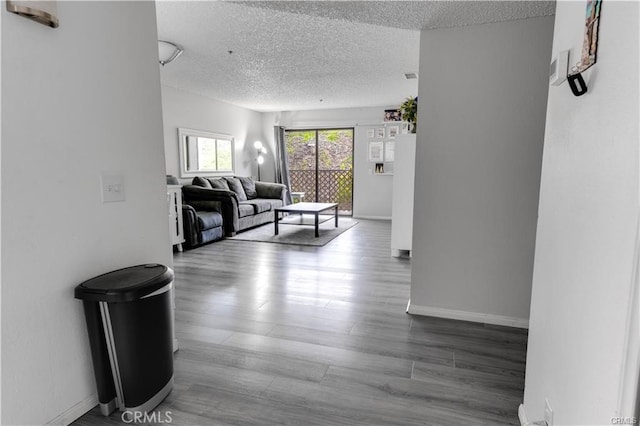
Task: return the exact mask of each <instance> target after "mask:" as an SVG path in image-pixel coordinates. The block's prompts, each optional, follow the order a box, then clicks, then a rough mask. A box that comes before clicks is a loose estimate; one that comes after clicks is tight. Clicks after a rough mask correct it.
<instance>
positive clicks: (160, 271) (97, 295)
mask: <svg viewBox="0 0 640 426" xmlns="http://www.w3.org/2000/svg"><path fill="white" fill-rule="evenodd" d="M171 281H173V271H172V270H171V269H169V268H167V267H166V266H164V265H160V264H157V263H151V264H146V265H137V266H131V267H129V268H124V269H118V270H117V271H113V272H108V273H106V274H103V275H100V276H97V277H95V278H91V279H90V280H87V281H85V282H83V283H82V284H79V285H78V286H77V287H76V289H75V297H76V299H82V300H92V301H96V302H130V301H132V300H137V299H141V298H142V297H144V296H147V295H149V294H151V293H153V292H154V291H156V290H159V289H161V288H162V287H164V286H165V285H167V284H169V283H170V282H171Z"/></svg>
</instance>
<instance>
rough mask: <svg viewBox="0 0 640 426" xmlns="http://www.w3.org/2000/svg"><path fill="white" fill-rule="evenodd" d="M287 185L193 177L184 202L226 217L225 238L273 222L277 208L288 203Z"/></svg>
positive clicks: (184, 188) (200, 209)
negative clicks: (274, 210)
mask: <svg viewBox="0 0 640 426" xmlns="http://www.w3.org/2000/svg"><path fill="white" fill-rule="evenodd" d="M286 191H287V188H286V186H285V185H282V184H279V183H271V182H260V181H256V180H253V179H252V178H248V177H239V176H234V177H218V178H203V177H195V178H193V181H192V184H191V185H185V186H183V187H182V193H183V196H184V203H185V204H188V205H190V206H192V207H193V208H194V209H196V210H199V211H203V210H204V211H218V212H220V213H221V214H222V218H223V228H224V235H225V236H227V237H232V236H234V235H236V233H238V232H240V231H244V230H245V229H249V228H253V227H254V226H258V225H262V224H264V223H268V222H273V217H274V215H273V209H274V208H277V207H281V206H283V205H284V204H285V200H286V198H285V197H286V193H287V192H286Z"/></svg>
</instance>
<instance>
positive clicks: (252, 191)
mask: <svg viewBox="0 0 640 426" xmlns="http://www.w3.org/2000/svg"><path fill="white" fill-rule="evenodd" d="M238 179H239V180H240V183H241V184H242V188H243V189H244V193H245V194H246V195H247V200H253V199H254V198H258V193H257V192H256V181H255V180H253V179H252V178H250V177H240V176H238Z"/></svg>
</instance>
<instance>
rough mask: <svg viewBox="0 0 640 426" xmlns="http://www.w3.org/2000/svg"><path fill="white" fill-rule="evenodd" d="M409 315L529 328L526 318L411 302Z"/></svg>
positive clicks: (408, 308) (408, 309)
mask: <svg viewBox="0 0 640 426" xmlns="http://www.w3.org/2000/svg"><path fill="white" fill-rule="evenodd" d="M407 313H409V314H415V315H425V316H428V317H439V318H449V319H456V320H462V321H471V322H479V323H483V324H493V325H503V326H507V327H516V328H529V320H528V319H525V318H516V317H507V316H502V315H492V314H481V313H478V312H468V311H458V310H455V309H445V308H436V307H432V306H420V305H412V304H411V301H409V305H408V306H407Z"/></svg>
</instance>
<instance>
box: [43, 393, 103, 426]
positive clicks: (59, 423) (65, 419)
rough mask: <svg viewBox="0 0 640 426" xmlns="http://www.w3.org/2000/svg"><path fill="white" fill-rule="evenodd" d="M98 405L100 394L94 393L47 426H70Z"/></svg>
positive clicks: (50, 421)
mask: <svg viewBox="0 0 640 426" xmlns="http://www.w3.org/2000/svg"><path fill="white" fill-rule="evenodd" d="M96 405H98V394H97V393H93V394H91V395H89V396H88V397H86V398H85V399H83V400H82V401H80V402H78V403H77V404H76V405H74V406H73V407H71V408H69V409H68V410H67V411H65V412H64V413H62V414H60V415H59V416H57V417H56V418H54V419H52V420H49V421H48V422H47V423H46V425H55V426H68V425H70V424H71V423H73V422H74V421H76V420H78V419H79V418H80V417H82V416H83V415H85V414H86V413H87V412H88V411H90V410H91V409H92V408H93V407H95V406H96Z"/></svg>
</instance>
